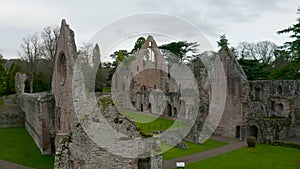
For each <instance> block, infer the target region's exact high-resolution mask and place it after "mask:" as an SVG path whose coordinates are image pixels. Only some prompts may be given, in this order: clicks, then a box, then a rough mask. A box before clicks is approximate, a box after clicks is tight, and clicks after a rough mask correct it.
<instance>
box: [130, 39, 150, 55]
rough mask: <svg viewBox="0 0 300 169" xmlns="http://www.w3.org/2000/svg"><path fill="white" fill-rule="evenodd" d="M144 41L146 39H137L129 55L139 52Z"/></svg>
mask: <svg viewBox="0 0 300 169" xmlns="http://www.w3.org/2000/svg"><path fill="white" fill-rule="evenodd" d="M145 41H146V39H145V38H144V37H139V38H138V39H137V41H136V42H135V44H134V47H133V49H132V50H131V52H130V53H135V52H137V51H139V50H140V49H141V48H142V46H143V44H144V43H145Z"/></svg>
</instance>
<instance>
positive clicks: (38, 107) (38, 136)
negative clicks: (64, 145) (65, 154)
mask: <svg viewBox="0 0 300 169" xmlns="http://www.w3.org/2000/svg"><path fill="white" fill-rule="evenodd" d="M18 104H19V106H20V107H21V109H22V110H23V111H24V112H25V128H26V129H27V131H28V132H29V134H30V135H31V137H32V138H33V140H34V141H35V143H36V145H37V146H38V147H39V149H40V150H41V152H42V153H43V154H51V152H53V151H54V150H52V149H53V148H52V149H51V147H53V145H52V144H53V138H52V135H53V133H54V132H55V130H54V97H53V95H52V94H49V93H35V94H29V93H24V94H22V95H19V96H18Z"/></svg>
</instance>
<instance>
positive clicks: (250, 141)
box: [247, 136, 256, 147]
mask: <svg viewBox="0 0 300 169" xmlns="http://www.w3.org/2000/svg"><path fill="white" fill-rule="evenodd" d="M255 144H256V137H253V136H249V137H247V145H248V147H255Z"/></svg>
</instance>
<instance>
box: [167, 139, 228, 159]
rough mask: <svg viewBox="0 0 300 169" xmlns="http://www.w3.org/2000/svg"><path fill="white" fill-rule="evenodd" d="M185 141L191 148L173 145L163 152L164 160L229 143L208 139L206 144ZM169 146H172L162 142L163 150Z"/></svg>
mask: <svg viewBox="0 0 300 169" xmlns="http://www.w3.org/2000/svg"><path fill="white" fill-rule="evenodd" d="M185 143H186V144H187V146H188V147H189V149H187V150H183V149H180V148H176V147H173V148H172V149H170V150H169V151H167V152H165V153H163V154H162V155H163V160H170V159H173V158H177V157H181V156H188V155H191V154H195V153H198V152H201V151H205V150H209V149H213V148H216V147H221V146H224V145H226V144H227V143H224V142H219V141H215V140H207V141H205V142H204V144H196V143H191V142H185ZM169 147H170V146H168V145H167V144H162V150H165V149H167V148H169Z"/></svg>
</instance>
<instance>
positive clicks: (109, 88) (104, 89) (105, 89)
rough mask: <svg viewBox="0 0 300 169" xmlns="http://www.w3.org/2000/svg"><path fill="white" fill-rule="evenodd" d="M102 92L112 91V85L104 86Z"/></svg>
mask: <svg viewBox="0 0 300 169" xmlns="http://www.w3.org/2000/svg"><path fill="white" fill-rule="evenodd" d="M102 92H107V93H109V92H111V87H103V90H102Z"/></svg>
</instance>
